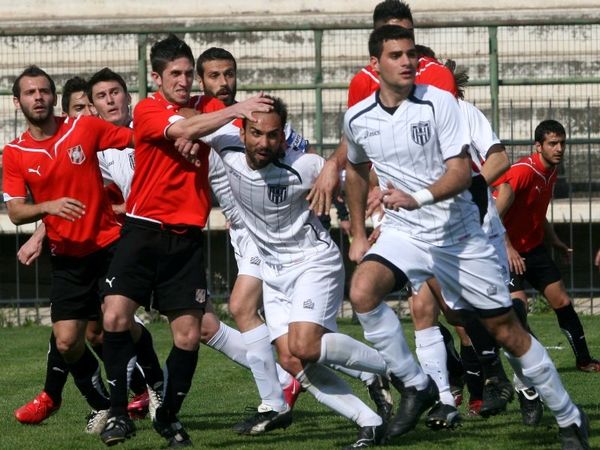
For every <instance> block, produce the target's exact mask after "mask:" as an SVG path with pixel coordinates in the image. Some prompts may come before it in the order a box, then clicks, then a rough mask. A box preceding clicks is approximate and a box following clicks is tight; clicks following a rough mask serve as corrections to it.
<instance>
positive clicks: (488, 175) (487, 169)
mask: <svg viewBox="0 0 600 450" xmlns="http://www.w3.org/2000/svg"><path fill="white" fill-rule="evenodd" d="M509 168H510V161H509V159H508V155H507V154H506V149H505V148H504V145H502V144H494V145H492V146H491V147H490V149H489V150H488V152H487V159H486V161H485V164H484V165H483V167H482V168H481V175H483V178H485V181H486V183H487V184H488V186H489V185H491V184H492V183H493V182H494V181H496V180H497V179H498V178H500V176H501V175H502V174H503V173H504V172H506V171H507V170H508V169H509Z"/></svg>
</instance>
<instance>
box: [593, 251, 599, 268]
mask: <svg viewBox="0 0 600 450" xmlns="http://www.w3.org/2000/svg"><path fill="white" fill-rule="evenodd" d="M594 264H595V265H596V267H598V269H600V250H598V253H596V259H594Z"/></svg>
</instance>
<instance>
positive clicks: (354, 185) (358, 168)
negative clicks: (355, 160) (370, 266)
mask: <svg viewBox="0 0 600 450" xmlns="http://www.w3.org/2000/svg"><path fill="white" fill-rule="evenodd" d="M368 189H369V165H368V164H367V163H363V164H356V165H355V164H351V163H350V164H348V165H347V167H346V203H347V205H348V209H349V210H350V229H351V232H352V243H351V244H350V249H349V251H348V256H349V258H350V260H352V261H354V262H360V261H361V260H362V258H363V256H364V255H365V253H366V252H367V250H369V247H370V244H369V241H368V240H367V230H366V227H365V211H366V203H367V191H368Z"/></svg>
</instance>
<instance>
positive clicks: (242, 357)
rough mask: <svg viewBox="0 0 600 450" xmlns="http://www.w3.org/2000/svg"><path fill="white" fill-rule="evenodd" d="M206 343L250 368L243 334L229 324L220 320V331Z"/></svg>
mask: <svg viewBox="0 0 600 450" xmlns="http://www.w3.org/2000/svg"><path fill="white" fill-rule="evenodd" d="M206 345H208V346H209V347H212V348H214V349H215V350H218V351H220V352H221V353H223V354H224V355H226V356H227V357H228V358H229V359H231V360H233V361H235V362H236V363H238V364H239V365H240V366H244V367H245V368H247V369H249V368H250V366H248V359H247V358H246V345H245V344H244V340H243V339H242V334H241V333H240V332H239V331H238V330H236V329H234V328H231V327H230V326H229V325H227V324H225V323H223V322H220V327H219V331H217V332H216V333H215V335H214V336H213V337H212V338H210V341H208V342H207V343H206Z"/></svg>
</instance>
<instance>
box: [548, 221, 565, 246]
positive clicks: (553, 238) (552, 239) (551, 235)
mask: <svg viewBox="0 0 600 450" xmlns="http://www.w3.org/2000/svg"><path fill="white" fill-rule="evenodd" d="M544 240H545V241H546V242H547V243H548V244H550V245H555V244H557V243H558V244H563V241H561V240H560V238H559V237H558V235H557V234H556V231H554V227H553V226H552V224H551V223H550V222H548V220H547V219H544Z"/></svg>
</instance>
